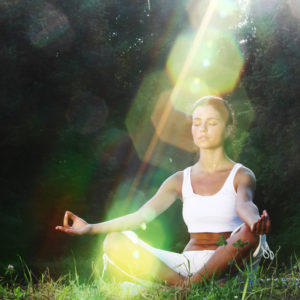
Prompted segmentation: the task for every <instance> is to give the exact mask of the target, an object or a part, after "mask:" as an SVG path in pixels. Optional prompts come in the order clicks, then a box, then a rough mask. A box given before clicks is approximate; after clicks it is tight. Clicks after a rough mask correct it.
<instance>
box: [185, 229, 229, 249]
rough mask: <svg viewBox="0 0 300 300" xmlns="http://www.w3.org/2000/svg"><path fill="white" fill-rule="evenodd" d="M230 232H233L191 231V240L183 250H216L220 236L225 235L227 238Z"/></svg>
mask: <svg viewBox="0 0 300 300" xmlns="http://www.w3.org/2000/svg"><path fill="white" fill-rule="evenodd" d="M230 234H231V232H218V233H214V232H201V233H190V241H189V242H188V244H187V245H186V247H185V248H184V250H183V251H198V250H216V249H217V248H218V247H219V245H218V244H217V242H218V241H219V240H220V237H221V236H222V235H223V236H224V238H225V239H226V240H227V239H228V238H229V237H230Z"/></svg>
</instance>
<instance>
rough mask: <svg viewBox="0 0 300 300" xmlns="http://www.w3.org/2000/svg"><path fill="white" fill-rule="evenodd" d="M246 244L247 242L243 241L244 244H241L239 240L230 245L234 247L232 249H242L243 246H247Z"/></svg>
mask: <svg viewBox="0 0 300 300" xmlns="http://www.w3.org/2000/svg"><path fill="white" fill-rule="evenodd" d="M247 244H248V241H245V242H244V243H243V242H242V240H241V239H240V240H238V241H236V242H235V243H233V244H232V245H233V246H234V247H240V248H243V247H244V246H245V245H247Z"/></svg>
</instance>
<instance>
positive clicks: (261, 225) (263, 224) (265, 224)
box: [251, 210, 271, 234]
mask: <svg viewBox="0 0 300 300" xmlns="http://www.w3.org/2000/svg"><path fill="white" fill-rule="evenodd" d="M251 231H252V232H254V233H256V234H267V233H270V231H271V220H270V217H269V215H268V213H267V211H266V210H264V211H263V213H262V215H261V216H260V218H259V219H258V220H257V221H256V222H254V223H253V224H252V225H251Z"/></svg>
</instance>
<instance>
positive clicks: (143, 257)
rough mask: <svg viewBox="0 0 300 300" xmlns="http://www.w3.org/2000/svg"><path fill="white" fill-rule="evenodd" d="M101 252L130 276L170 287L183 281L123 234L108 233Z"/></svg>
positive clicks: (181, 277) (160, 261)
mask: <svg viewBox="0 0 300 300" xmlns="http://www.w3.org/2000/svg"><path fill="white" fill-rule="evenodd" d="M103 251H104V253H106V254H107V255H108V257H109V258H110V259H111V260H112V261H113V262H114V263H115V264H116V265H117V266H118V267H119V268H121V269H122V270H124V271H125V272H126V273H128V274H129V275H130V276H133V277H136V278H140V279H145V280H156V281H161V282H167V283H168V284H170V285H176V284H177V283H178V282H181V281H182V280H183V279H184V277H183V276H181V275H180V274H178V273H177V272H175V271H174V270H173V269H171V268H169V267H168V266H167V265H166V264H165V263H164V262H163V261H162V260H160V259H159V258H158V257H156V256H155V255H154V254H152V253H151V252H150V251H149V250H147V249H145V247H142V246H141V245H139V244H137V243H134V242H133V241H132V240H131V239H129V238H128V237H127V236H126V235H125V234H123V233H120V232H113V233H109V234H108V235H107V236H106V238H105V240H104V242H103Z"/></svg>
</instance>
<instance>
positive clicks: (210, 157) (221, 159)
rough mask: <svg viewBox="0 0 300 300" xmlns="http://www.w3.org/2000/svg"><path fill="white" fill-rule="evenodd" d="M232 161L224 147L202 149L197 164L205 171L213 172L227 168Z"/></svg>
mask: <svg viewBox="0 0 300 300" xmlns="http://www.w3.org/2000/svg"><path fill="white" fill-rule="evenodd" d="M230 163H232V161H231V160H230V159H229V158H228V156H227V155H226V154H225V152H224V148H223V147H218V148H214V149H200V159H199V161H198V163H197V165H198V166H199V167H200V168H201V169H202V170H204V171H205V172H208V173H212V172H215V171H218V170H221V169H224V168H227V167H228V165H229V164H230Z"/></svg>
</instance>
